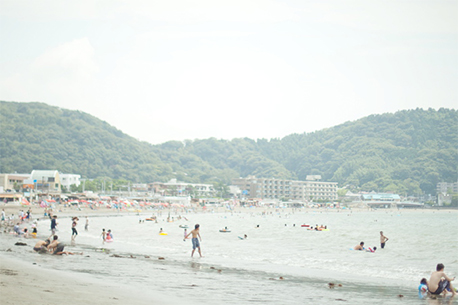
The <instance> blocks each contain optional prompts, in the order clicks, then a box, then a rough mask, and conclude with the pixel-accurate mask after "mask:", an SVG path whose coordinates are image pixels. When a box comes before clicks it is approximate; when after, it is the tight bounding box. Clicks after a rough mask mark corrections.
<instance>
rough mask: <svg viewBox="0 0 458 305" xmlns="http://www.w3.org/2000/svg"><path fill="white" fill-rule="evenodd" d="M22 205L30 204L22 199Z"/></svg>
mask: <svg viewBox="0 0 458 305" xmlns="http://www.w3.org/2000/svg"><path fill="white" fill-rule="evenodd" d="M22 205H30V202H29V201H28V200H27V199H25V198H24V197H23V198H22Z"/></svg>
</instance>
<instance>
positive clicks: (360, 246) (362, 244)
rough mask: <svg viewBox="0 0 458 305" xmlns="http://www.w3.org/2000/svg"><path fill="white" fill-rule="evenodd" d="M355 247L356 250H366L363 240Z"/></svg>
mask: <svg viewBox="0 0 458 305" xmlns="http://www.w3.org/2000/svg"><path fill="white" fill-rule="evenodd" d="M353 249H354V250H360V251H361V250H364V242H363V241H362V242H360V243H359V245H357V246H355V247H354V248H353Z"/></svg>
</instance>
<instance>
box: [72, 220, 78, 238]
mask: <svg viewBox="0 0 458 305" xmlns="http://www.w3.org/2000/svg"><path fill="white" fill-rule="evenodd" d="M72 220H73V222H72V240H75V238H76V236H77V235H78V231H76V225H77V224H78V223H77V220H79V219H78V217H73V219H72Z"/></svg>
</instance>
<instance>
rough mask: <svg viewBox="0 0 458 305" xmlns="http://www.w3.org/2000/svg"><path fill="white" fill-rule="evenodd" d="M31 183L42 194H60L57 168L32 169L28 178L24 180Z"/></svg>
mask: <svg viewBox="0 0 458 305" xmlns="http://www.w3.org/2000/svg"><path fill="white" fill-rule="evenodd" d="M24 183H26V184H33V185H34V186H35V187H34V188H35V191H36V192H39V193H42V194H60V192H61V190H60V185H61V181H60V174H59V172H58V171H57V170H33V171H32V173H31V174H30V178H29V179H26V180H25V181H24Z"/></svg>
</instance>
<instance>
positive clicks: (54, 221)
mask: <svg viewBox="0 0 458 305" xmlns="http://www.w3.org/2000/svg"><path fill="white" fill-rule="evenodd" d="M56 229H57V215H54V216H53V217H52V219H51V236H49V238H51V237H53V236H55V235H56Z"/></svg>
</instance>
